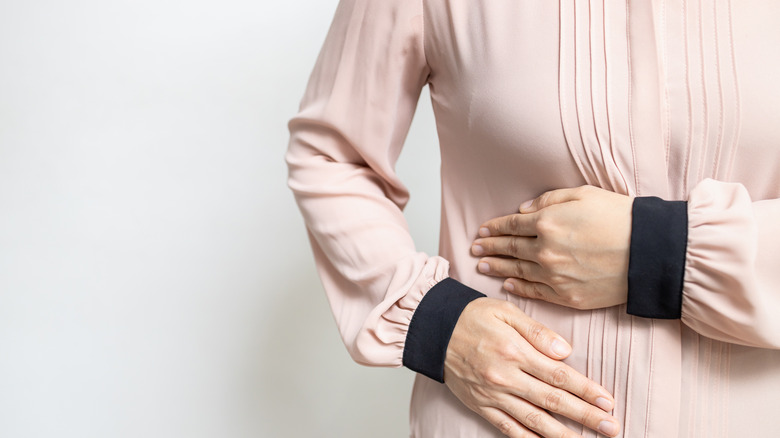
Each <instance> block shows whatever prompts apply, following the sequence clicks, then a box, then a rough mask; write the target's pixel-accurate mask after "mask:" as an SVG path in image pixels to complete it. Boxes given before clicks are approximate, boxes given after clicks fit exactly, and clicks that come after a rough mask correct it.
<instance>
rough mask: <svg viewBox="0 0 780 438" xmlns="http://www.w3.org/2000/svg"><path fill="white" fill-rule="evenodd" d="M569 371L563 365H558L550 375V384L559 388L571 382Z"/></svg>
mask: <svg viewBox="0 0 780 438" xmlns="http://www.w3.org/2000/svg"><path fill="white" fill-rule="evenodd" d="M569 379H570V376H569V371H568V370H567V369H566V368H563V367H557V368H555V370H554V371H553V372H552V374H551V375H550V382H549V383H550V384H551V385H554V386H556V387H558V388H560V387H562V386H564V385H566V384H567V383H569Z"/></svg>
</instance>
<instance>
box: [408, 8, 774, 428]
mask: <svg viewBox="0 0 780 438" xmlns="http://www.w3.org/2000/svg"><path fill="white" fill-rule="evenodd" d="M778 22H780V3H777V2H771V1H746V2H740V3H737V2H736V1H731V2H730V1H728V0H717V1H706V0H698V1H693V0H691V1H686V0H674V1H672V0H653V1H646V0H631V1H628V2H619V1H612V0H601V1H589V2H586V1H573V0H561V1H560V2H542V1H536V0H533V1H532V0H491V1H484V2H466V1H446V0H425V1H424V39H425V50H426V52H425V53H426V58H427V60H428V64H429V66H430V68H431V77H430V89H431V99H432V101H433V107H434V111H435V114H436V123H437V129H438V132H439V138H440V146H441V152H442V187H443V192H442V202H443V209H442V235H441V245H440V254H441V255H442V256H443V257H445V258H447V259H448V260H450V262H451V270H450V275H452V276H453V277H455V278H457V279H458V280H460V281H462V282H464V283H466V284H468V285H470V286H472V287H474V288H476V289H478V290H480V291H483V292H485V293H486V294H488V295H489V296H492V297H500V298H505V299H507V300H510V301H513V302H515V303H517V304H518V305H519V306H520V307H521V308H523V309H524V310H525V311H526V312H527V313H528V314H529V315H530V316H532V317H533V318H536V319H538V320H539V321H541V322H543V323H545V324H546V325H548V326H549V327H550V328H552V329H553V330H555V331H557V332H558V333H560V334H562V335H563V336H565V337H566V338H567V339H569V340H570V341H571V343H572V345H573V347H574V353H573V354H572V356H571V357H570V358H569V359H568V360H567V362H568V363H569V364H570V365H572V366H573V367H574V368H576V369H577V370H579V371H580V372H582V373H584V374H586V375H587V376H588V377H590V378H592V379H594V380H595V381H597V382H600V383H601V384H603V385H604V386H605V387H606V388H608V389H610V390H612V391H613V393H614V394H615V397H616V399H617V402H618V406H617V408H616V410H615V415H616V416H617V417H618V418H619V419H621V420H622V421H623V427H624V434H625V435H624V436H630V437H639V436H650V437H664V438H666V437H675V436H680V437H699V436H701V437H704V436H707V437H717V436H767V434H768V433H771V432H772V430H773V429H775V428H776V427H773V426H777V425H780V421H778V420H775V419H774V418H772V417H771V415H772V408H773V407H777V406H780V353H778V352H776V351H770V350H760V349H753V348H748V347H741V346H736V345H730V344H725V343H721V342H718V341H714V340H710V339H707V338H704V337H701V336H699V335H697V334H696V333H694V332H693V331H691V330H690V329H688V328H686V327H685V326H684V325H682V324H681V323H680V322H679V321H661V320H649V319H642V318H634V317H631V316H629V315H627V314H626V312H625V308H624V307H617V308H609V309H599V310H595V311H577V310H573V309H568V308H562V307H559V306H555V305H551V304H547V303H544V302H538V301H527V300H524V299H520V298H517V297H514V296H511V295H508V294H507V293H506V292H504V291H503V290H502V289H501V281H500V280H497V279H494V278H490V277H486V276H483V275H480V274H478V273H477V271H476V269H475V266H476V259H475V258H474V257H472V256H471V255H470V251H469V248H470V246H471V242H472V240H473V239H474V237H475V234H476V230H477V229H478V227H479V225H480V224H481V223H482V222H484V221H485V220H487V219H489V218H492V217H496V216H499V215H504V214H509V213H512V212H514V211H516V208H517V206H518V205H519V204H520V203H521V202H522V201H525V200H527V199H531V198H533V197H535V196H537V195H539V194H540V193H542V192H544V191H546V190H550V189H555V188H562V187H573V186H578V185H582V184H592V185H596V186H600V187H604V188H607V189H610V190H613V191H616V192H619V193H624V194H630V195H639V196H648V195H653V196H660V197H663V198H665V199H685V198H686V196H687V193H688V191H689V190H690V189H691V188H692V187H693V186H694V185H695V184H696V183H698V182H699V181H701V180H702V179H704V178H714V179H718V180H722V181H735V182H740V183H742V184H743V185H745V187H746V188H747V189H748V191H749V192H750V194H751V195H752V197H753V198H754V199H756V200H758V199H768V198H780V159H778V158H780V147H778V146H777V145H780V124H779V123H776V122H775V120H774V119H776V115H777V114H780V81H778V80H776V79H775V78H778V77H780V56H778V52H777V47H780V32H777V31H776V23H778ZM758 391H760V392H758ZM759 393H760V394H761V396H760V397H756V394H759ZM754 400H761V401H760V402H756V401H754ZM564 421H566V420H564ZM567 424H570V425H571V426H572V427H573V428H575V430H578V431H580V430H582V429H581V427H577V426H576V424H575V423H573V422H568V423H567ZM582 432H583V434H584V436H586V437H587V436H595V434H594V433H592V432H589V431H587V430H584V431H582ZM412 433H413V436H417V437H430V436H442V437H445V436H446V437H454V436H463V437H478V436H480V437H481V436H500V434H499V433H498V432H497V431H495V430H493V429H492V427H491V426H490V425H489V424H488V423H486V422H484V421H482V420H480V419H479V417H477V416H476V414H473V413H471V412H470V411H468V410H467V409H466V408H464V407H462V406H461V405H460V404H459V402H458V401H457V400H455V399H454V398H453V396H452V395H451V394H450V393H449V392H448V390H447V389H446V387H444V386H442V385H439V384H437V383H434V382H432V381H429V380H427V379H425V378H419V377H418V379H417V382H416V385H415V392H414V396H413V400H412ZM589 434H590V435H589Z"/></svg>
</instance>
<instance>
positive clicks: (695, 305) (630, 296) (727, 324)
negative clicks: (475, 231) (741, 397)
mask: <svg viewBox="0 0 780 438" xmlns="http://www.w3.org/2000/svg"><path fill="white" fill-rule="evenodd" d="M778 223H780V199H771V200H763V201H757V202H753V201H752V200H751V198H750V195H749V194H748V192H747V190H746V189H745V188H744V187H743V186H742V185H740V184H736V183H725V182H719V181H714V180H711V179H707V180H704V181H702V182H700V183H699V184H698V185H697V186H696V187H695V188H694V189H693V190H692V191H691V193H690V195H689V198H688V200H687V202H686V201H664V200H661V199H659V198H652V197H643V198H636V199H633V202H632V200H631V198H629V197H626V196H622V195H617V194H614V193H610V192H607V191H605V190H602V189H597V188H593V187H581V188H577V189H562V190H555V191H552V192H548V193H545V194H544V195H542V196H540V197H539V198H537V199H536V200H534V201H533V203H531V204H530V205H526V206H523V207H522V208H521V214H517V215H511V216H506V217H503V218H496V219H493V220H491V221H488V222H487V223H486V224H485V225H484V227H485V228H486V232H485V233H480V234H483V235H484V236H485V237H484V238H482V239H479V240H477V241H476V242H475V248H477V249H476V250H474V251H475V253H478V254H477V255H486V256H488V257H485V258H483V259H482V260H480V265H482V264H483V263H484V264H485V266H486V268H483V267H482V266H480V270H481V271H482V272H484V273H486V274H488V275H493V276H502V277H510V278H508V279H507V280H506V282H505V288H507V289H508V290H510V291H511V292H513V293H516V294H518V295H521V296H526V297H529V298H537V299H543V300H546V301H551V302H555V303H557V304H561V305H565V306H569V307H576V308H582V309H585V308H598V307H606V306H612V305H618V304H623V303H627V311H628V313H630V314H633V315H636V316H643V317H649V318H664V319H678V318H681V319H682V322H683V323H685V324H686V325H688V326H689V327H691V328H692V329H694V330H696V331H697V332H698V333H700V334H702V335H704V336H708V337H711V338H714V339H718V340H722V341H726V342H732V343H738V344H744V345H749V346H755V347H763V348H780V318H777V317H776V312H777V310H778V309H780V268H779V267H778V266H780V265H778V262H780V244H779V243H780V232H778V230H777V224H778ZM540 224H542V225H541V226H540ZM493 255H508V256H512V257H515V259H502V258H497V257H491V256H493Z"/></svg>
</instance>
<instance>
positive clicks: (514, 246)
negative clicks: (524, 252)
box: [506, 238, 520, 256]
mask: <svg viewBox="0 0 780 438" xmlns="http://www.w3.org/2000/svg"><path fill="white" fill-rule="evenodd" d="M518 243H519V242H518V240H517V239H516V238H511V239H509V242H508V243H507V245H506V249H507V252H508V253H509V254H510V255H513V256H517V255H518V251H519V250H520V248H519V245H518Z"/></svg>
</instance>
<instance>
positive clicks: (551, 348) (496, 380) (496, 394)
mask: <svg viewBox="0 0 780 438" xmlns="http://www.w3.org/2000/svg"><path fill="white" fill-rule="evenodd" d="M570 353H571V347H570V346H569V344H567V343H566V341H564V340H563V338H561V337H560V336H558V335H557V334H555V333H554V332H553V331H551V330H550V329H548V328H546V327H544V326H543V325H542V324H540V323H538V322H536V321H534V320H532V319H531V318H529V317H528V316H527V315H526V314H525V313H523V312H522V311H521V310H520V309H519V308H518V307H517V306H515V305H513V304H511V303H508V302H506V301H502V300H497V299H493V298H478V299H476V300H474V301H472V302H471V303H469V304H468V305H467V306H466V308H465V309H464V310H463V313H461V315H460V318H459V319H458V322H457V324H456V325H455V330H454V331H453V332H452V338H450V342H449V345H448V347H447V356H446V359H445V361H444V381H445V383H446V384H447V386H448V387H449V388H450V390H451V391H452V392H453V394H455V396H457V397H458V399H460V401H462V402H463V403H464V404H465V405H466V406H467V407H469V409H471V410H473V411H474V412H476V413H478V414H479V415H481V416H482V417H484V418H485V419H486V420H488V421H489V422H490V423H491V424H493V425H494V426H496V427H497V428H498V429H499V430H500V431H501V432H502V433H503V434H504V435H507V436H509V437H512V438H520V437H523V438H528V437H538V436H542V437H549V438H553V437H554V438H563V437H565V438H574V437H579V436H580V435H578V434H576V433H574V432H573V431H571V430H569V429H568V428H567V427H565V426H564V425H563V424H561V423H560V422H558V421H557V420H555V418H553V417H552V416H551V415H550V414H549V413H547V412H546V411H550V412H555V413H558V414H561V415H563V416H566V417H568V418H571V419H572V420H575V421H577V422H580V423H582V424H584V425H585V426H587V427H589V428H591V429H594V430H598V431H599V432H600V433H602V434H604V435H608V436H615V435H617V434H618V432H619V431H620V426H619V423H618V421H617V419H616V418H614V417H612V416H611V415H609V414H608V413H607V412H605V411H608V410H611V409H612V408H613V406H614V399H613V398H612V396H611V395H610V394H609V392H608V391H607V390H606V389H604V388H602V387H601V386H599V385H598V384H596V383H595V382H593V381H592V380H589V379H588V378H587V377H585V376H583V375H582V374H580V373H578V372H577V371H575V370H574V369H573V368H571V367H569V366H568V365H566V364H564V363H563V362H560V359H563V358H565V357H566V356H568V355H569V354H570ZM597 406H598V407H597ZM532 431H533V432H532Z"/></svg>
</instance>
